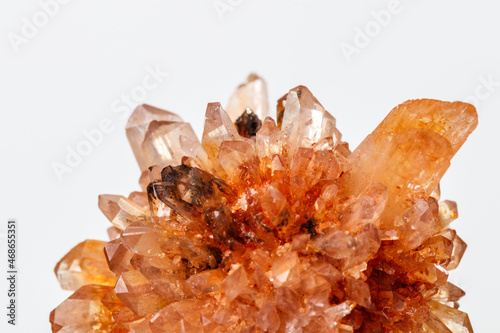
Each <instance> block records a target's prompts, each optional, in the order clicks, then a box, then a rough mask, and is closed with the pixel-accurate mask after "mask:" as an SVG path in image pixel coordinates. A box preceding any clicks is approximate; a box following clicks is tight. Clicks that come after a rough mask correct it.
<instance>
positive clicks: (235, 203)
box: [50, 75, 477, 333]
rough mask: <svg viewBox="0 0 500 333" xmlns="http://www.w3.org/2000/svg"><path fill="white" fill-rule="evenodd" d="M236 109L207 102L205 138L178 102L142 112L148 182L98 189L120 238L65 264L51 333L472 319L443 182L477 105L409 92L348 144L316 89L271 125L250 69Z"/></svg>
mask: <svg viewBox="0 0 500 333" xmlns="http://www.w3.org/2000/svg"><path fill="white" fill-rule="evenodd" d="M228 109H229V115H228V113H226V111H224V109H223V107H222V106H221V105H220V104H219V103H211V104H208V108H207V113H206V119H205V130H204V133H203V137H202V140H201V142H200V141H198V139H197V138H196V135H195V134H194V132H193V130H192V128H191V126H190V125H189V124H188V123H185V122H183V121H182V119H181V118H180V117H179V116H177V115H175V114H173V113H170V112H167V111H163V110H160V109H157V108H154V107H151V106H148V105H142V106H139V107H138V108H137V109H136V111H135V112H134V113H133V114H132V116H131V117H130V121H129V123H128V124H127V136H128V139H129V141H130V144H131V146H132V150H133V152H134V154H135V156H136V158H137V161H138V163H139V167H140V169H141V170H142V171H143V173H142V176H141V177H140V184H141V187H142V191H139V192H132V194H131V195H130V196H129V197H128V198H125V197H123V196H120V195H102V196H100V197H99V208H100V209H101V210H102V212H103V213H104V215H105V216H106V218H107V219H108V220H109V221H110V222H111V223H112V224H113V227H111V228H110V230H109V234H110V238H111V241H109V242H108V243H105V242H100V241H93V240H87V241H85V242H83V243H81V244H79V245H77V246H76V247H75V248H74V249H73V250H71V251H70V252H69V253H68V254H67V255H66V256H65V257H64V258H63V259H62V260H61V262H60V263H59V264H57V266H56V269H55V271H56V275H57V277H58V279H59V281H60V283H61V286H62V287H63V288H64V289H71V290H76V291H75V293H74V294H73V295H72V296H70V297H69V298H68V299H67V300H66V301H64V302H63V303H62V304H61V305H60V306H58V307H57V308H56V309H55V310H54V311H52V313H51V316H50V321H51V323H52V330H53V332H115V333H118V332H141V333H155V332H301V333H306V332H339V333H340V332H342V333H347V332H455V333H458V332H461V333H463V332H469V333H471V332H472V328H471V324H470V321H469V318H468V316H467V314H466V313H464V312H462V311H460V310H458V303H457V302H458V300H459V299H460V298H461V297H462V296H463V295H464V294H465V293H464V292H463V291H462V290H461V289H460V288H458V287H457V286H455V285H453V284H451V283H449V282H447V279H448V272H449V271H450V270H452V269H455V268H456V267H457V266H458V264H459V263H460V259H461V257H462V255H463V254H464V251H465V248H466V245H465V243H464V242H463V241H462V239H461V238H460V237H458V236H457V234H456V232H455V231H454V230H452V229H450V228H449V224H450V223H451V222H452V221H453V220H454V219H456V218H457V216H458V214H457V208H456V204H455V203H454V202H452V201H441V202H439V200H440V195H439V181H440V179H441V177H442V176H443V174H444V173H445V172H446V170H447V168H448V167H449V165H450V160H451V158H452V157H453V156H454V154H455V153H456V152H457V150H458V149H459V148H460V146H462V144H463V143H464V142H465V140H466V139H467V136H468V135H469V134H470V133H471V132H472V131H473V130H474V128H475V127H476V125H477V115H476V111H475V109H474V107H472V106H471V105H469V104H465V103H460V102H454V103H449V102H441V101H435V100H425V99H424V100H412V101H408V102H405V103H403V104H401V105H399V106H398V107H396V108H395V109H393V110H392V111H391V112H390V113H389V115H388V116H387V117H386V118H385V119H384V121H383V122H382V123H381V124H380V125H379V126H378V127H377V128H376V129H375V130H374V131H373V132H372V133H371V134H370V135H369V136H368V137H367V138H366V139H365V140H364V141H363V142H362V143H361V144H360V145H359V147H358V148H357V149H356V150H354V152H352V153H351V152H350V150H349V148H348V145H347V143H345V142H343V141H342V135H341V133H340V132H339V131H338V130H337V128H336V122H335V118H334V117H333V116H332V115H331V114H330V113H328V111H326V110H325V109H324V107H323V106H322V105H321V104H320V103H319V102H318V100H316V98H315V97H314V96H313V95H312V94H311V92H310V91H309V90H308V89H307V88H306V87H303V86H298V87H296V88H293V89H291V90H290V92H289V93H288V94H286V95H285V96H283V97H282V98H281V99H280V100H279V101H278V105H277V115H276V118H277V123H276V122H275V121H274V120H273V119H272V118H270V117H267V112H268V105H267V91H266V85H265V83H264V81H263V80H262V79H261V78H259V77H258V76H256V75H251V76H250V77H249V79H248V80H247V81H246V82H245V83H244V84H242V85H241V86H240V87H238V89H237V91H236V92H235V94H234V95H233V96H232V97H231V100H230V103H229V106H228ZM233 121H234V122H233Z"/></svg>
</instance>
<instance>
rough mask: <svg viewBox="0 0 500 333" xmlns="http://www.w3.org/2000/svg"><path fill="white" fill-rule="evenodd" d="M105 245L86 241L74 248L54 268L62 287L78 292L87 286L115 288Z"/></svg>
mask: <svg viewBox="0 0 500 333" xmlns="http://www.w3.org/2000/svg"><path fill="white" fill-rule="evenodd" d="M105 245H106V242H102V241H97V240H86V241H83V242H81V243H80V244H78V245H77V246H75V247H74V248H72V249H71V251H69V252H68V254H66V255H65V256H64V257H63V258H62V259H61V260H60V261H59V262H58V263H57V265H56V267H55V268H54V272H55V273H56V276H57V279H58V280H59V283H60V284H61V287H62V288H63V289H66V290H77V289H78V288H80V287H82V286H84V285H87V284H96V285H103V286H114V284H115V282H116V277H115V276H114V274H113V273H112V272H111V271H110V270H109V268H108V264H107V262H106V258H105V256H104V252H103V250H104V246H105Z"/></svg>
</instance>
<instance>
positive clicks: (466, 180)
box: [0, 0, 500, 333]
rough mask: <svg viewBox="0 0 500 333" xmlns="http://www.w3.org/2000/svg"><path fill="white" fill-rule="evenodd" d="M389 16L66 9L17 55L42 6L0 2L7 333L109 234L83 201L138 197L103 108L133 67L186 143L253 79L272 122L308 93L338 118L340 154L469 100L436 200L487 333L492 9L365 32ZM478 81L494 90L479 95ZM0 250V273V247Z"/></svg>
mask: <svg viewBox="0 0 500 333" xmlns="http://www.w3.org/2000/svg"><path fill="white" fill-rule="evenodd" d="M221 3H226V4H227V3H229V6H231V10H227V11H225V12H217V10H216V9H215V7H214V5H220V4H221ZM388 3H389V1H385V0H384V1H378V0H377V1H373V0H370V1H368V0H366V1H353V0H351V1H305V0H296V1H284V0H282V1H273V2H271V1H264V0H260V1H248V0H247V1H243V0H222V1H213V0H206V1H166V0H157V1H153V0H141V1H131V0H106V1H96V0H85V1H82V0H72V1H69V2H68V3H67V4H63V5H60V8H59V11H58V12H57V13H56V14H55V15H54V16H53V17H51V18H49V20H48V22H46V24H45V22H43V20H42V21H40V22H41V24H45V25H44V26H41V27H40V28H39V29H38V32H37V33H36V34H34V35H33V36H30V38H27V39H26V40H24V41H23V43H22V44H20V45H17V46H18V47H17V52H16V50H15V49H16V47H13V44H12V43H11V41H10V40H9V36H10V39H12V38H13V37H12V36H14V35H13V34H17V35H19V36H22V28H23V25H24V24H25V23H24V22H25V21H23V20H24V19H23V18H26V19H27V20H28V21H31V22H33V15H35V16H36V15H37V13H38V12H39V11H40V10H41V7H40V5H39V3H38V1H35V0H24V1H5V0H3V1H2V2H1V4H0V21H1V22H2V24H1V27H0V97H1V104H0V105H1V121H0V127H1V128H0V136H1V138H0V147H1V160H0V165H1V166H0V168H1V172H0V177H1V178H0V180H1V182H0V184H1V185H0V186H1V191H0V196H1V197H0V221H1V229H0V233H2V232H3V233H5V224H6V221H7V219H8V218H11V217H14V218H17V219H18V221H19V238H20V239H19V266H20V268H19V270H20V277H19V285H18V288H19V299H18V304H19V311H18V320H19V322H18V323H19V325H18V326H17V327H15V328H11V327H9V330H8V331H9V332H10V331H12V332H29V333H31V332H49V331H50V325H49V321H48V317H49V312H50V311H51V310H52V309H53V308H54V307H56V306H57V305H58V304H59V303H60V302H62V301H63V300H64V299H65V298H67V297H68V296H69V295H70V293H69V292H64V291H61V290H60V288H59V286H58V283H57V281H56V278H55V276H54V273H53V267H54V266H55V264H56V263H57V261H58V260H59V259H60V258H61V257H62V256H63V255H64V254H65V253H66V252H67V251H68V250H69V249H70V248H71V247H73V246H74V245H76V244H77V243H79V242H80V241H82V240H84V239H87V238H94V239H106V237H107V235H106V228H107V227H108V226H109V223H108V222H107V220H106V218H105V217H104V216H102V215H101V213H100V211H99V210H98V208H97V195H98V194H101V193H112V194H124V195H127V194H128V193H129V192H131V191H133V190H136V189H138V185H137V180H138V178H139V169H138V167H137V165H136V162H135V160H134V158H133V154H132V152H131V150H130V149H129V147H128V142H127V140H126V137H125V131H124V126H125V122H126V119H125V118H123V117H121V114H118V113H114V112H113V109H112V105H113V103H121V98H122V95H123V94H130V93H131V91H133V90H134V89H136V90H137V89H139V88H137V87H138V86H140V85H141V84H142V80H143V78H144V77H145V76H146V75H147V71H146V68H147V67H148V66H149V67H151V68H155V67H157V66H158V67H159V68H161V69H162V70H163V71H165V72H167V71H168V72H169V73H170V75H169V76H168V77H167V78H164V80H163V82H162V83H161V84H160V85H158V87H157V88H156V89H154V90H152V91H149V92H148V94H147V96H146V97H145V99H144V101H145V102H147V103H149V104H153V105H156V106H159V107H162V108H165V109H168V110H171V111H173V112H176V113H179V114H180V115H181V116H182V117H183V118H184V119H185V120H186V121H190V122H191V123H192V124H193V127H194V128H195V130H196V131H197V133H198V134H201V132H202V128H203V115H204V111H205V107H206V104H207V102H212V101H221V102H222V103H223V104H225V103H226V102H227V100H228V98H229V96H230V94H231V92H232V91H233V89H234V88H235V87H236V85H237V84H239V83H240V82H241V81H243V80H244V79H245V78H246V76H247V75H248V74H249V73H250V72H252V71H256V72H257V73H259V74H260V75H261V76H263V77H265V79H266V80H267V82H268V86H269V94H270V98H271V103H270V104H271V107H272V108H273V109H274V105H275V100H276V99H278V98H279V97H281V96H282V95H283V94H284V93H286V92H287V91H288V90H289V89H290V88H292V87H294V86H296V85H298V84H303V85H306V86H308V87H309V88H310V90H311V91H312V92H313V93H314V94H315V95H316V97H317V98H318V99H319V100H320V102H321V103H322V104H323V105H324V106H325V107H326V108H327V109H328V110H329V111H330V112H331V113H332V114H333V115H334V116H335V117H336V118H337V124H338V127H339V129H340V130H341V131H342V132H343V134H344V138H345V139H346V140H347V141H349V142H350V143H351V147H352V148H354V147H356V145H357V144H359V143H360V142H361V140H362V139H363V138H364V137H365V136H366V135H367V134H368V133H369V132H371V130H373V128H375V126H376V125H377V124H378V123H379V122H380V121H381V120H382V119H383V117H384V116H385V115H386V114H387V113H388V112H389V111H390V110H391V109H392V108H393V107H394V106H396V105H397V104H399V103H401V102H403V101H405V100H407V99H412V98H424V97H425V98H437V99H443V100H465V99H467V98H469V100H470V97H471V96H475V95H476V93H478V94H477V96H476V97H478V98H477V99H476V101H475V104H476V107H477V108H478V113H479V123H480V124H479V126H478V128H477V130H476V131H475V132H474V133H473V134H472V135H471V136H470V138H469V140H468V141H467V143H466V144H465V145H464V146H463V147H462V149H461V150H460V152H459V153H458V154H457V155H456V157H455V158H454V159H453V161H452V165H451V168H450V169H449V171H448V173H447V175H446V176H445V178H444V179H443V181H442V183H441V188H442V192H443V198H445V199H452V200H455V201H457V202H458V206H459V213H460V218H459V220H458V221H456V222H455V223H454V224H453V227H455V228H456V229H458V231H459V233H460V236H461V237H462V238H463V239H464V240H465V241H466V242H467V243H468V245H469V248H468V250H467V253H466V255H465V257H464V259H463V261H462V263H461V266H460V267H459V269H457V270H456V271H453V272H452V273H451V276H450V281H452V282H454V283H456V284H458V285H459V286H460V287H462V288H463V289H465V290H466V291H467V296H466V297H465V298H464V299H463V300H462V301H461V305H462V307H461V309H463V310H464V311H466V312H468V313H469V314H470V317H471V320H472V323H473V326H474V328H475V331H476V332H479V333H483V332H498V316H499V315H500V305H499V300H500V288H499V286H498V283H499V282H498V281H499V280H498V275H499V274H500V268H499V263H500V258H499V255H500V250H499V246H500V242H499V237H500V223H499V222H500V221H499V217H498V205H499V199H500V198H499V194H498V192H499V191H498V188H499V186H500V181H499V177H498V153H499V149H498V144H499V138H498V126H499V124H500V108H499V106H500V85H499V83H496V82H500V38H499V33H500V20H499V18H498V13H499V9H500V5H499V3H498V2H495V1H486V0H481V1H477V0H476V1H458V0H453V1H452V0H448V1H435V0H425V1H423V0H421V1H402V2H401V3H400V5H399V7H398V12H397V13H396V14H394V15H391V18H390V22H389V24H386V26H385V27H382V28H380V29H379V30H378V31H377V30H376V29H377V26H376V24H375V25H374V22H376V21H374V17H373V16H372V14H371V12H372V11H376V12H379V11H380V10H384V9H387V8H388ZM226 9H227V8H226ZM41 18H42V19H43V17H41ZM37 19H40V17H37ZM40 22H39V24H40ZM41 24H40V25H41ZM366 27H368V28H371V29H374V30H371V31H370V33H371V34H372V36H373V37H370V41H369V43H367V44H368V45H361V44H359V41H358V44H357V45H358V46H363V47H359V48H358V51H359V53H358V54H354V55H353V56H352V57H351V58H350V60H351V61H350V62H349V61H348V59H347V58H346V57H345V55H344V54H343V53H342V51H341V45H342V43H348V44H351V45H354V46H355V45H356V44H355V36H356V34H357V33H356V31H357V30H356V29H360V30H363V29H365V28H366ZM379 27H380V26H379ZM18 40H19V39H18ZM344 45H345V44H344ZM484 80H490V81H493V83H494V84H490V85H486V86H485V84H484V83H483V81H484ZM488 88H489V90H488ZM141 102H143V101H139V100H137V101H134V104H139V103H141ZM130 112H131V109H130V108H129V109H127V110H126V112H125V113H127V115H128V114H129V113H130ZM104 118H107V119H109V120H110V121H111V122H112V123H113V125H114V130H113V131H112V132H111V133H108V134H105V135H104V138H103V141H102V143H100V144H98V145H97V146H94V147H93V148H92V152H91V153H90V154H89V155H88V156H86V157H84V158H83V160H82V161H81V163H80V164H79V165H78V166H77V167H75V168H72V172H71V173H66V174H64V175H63V176H62V181H59V180H58V178H57V177H56V175H55V173H54V171H53V164H54V162H58V163H65V158H66V155H67V149H68V147H69V148H71V149H75V147H76V146H77V145H78V144H80V143H81V142H82V141H83V140H85V136H84V135H83V131H91V130H93V129H96V128H98V126H99V123H100V121H101V120H102V119H104ZM0 241H2V246H1V249H2V250H1V251H2V252H1V254H0V262H1V265H0V266H2V267H3V266H4V264H5V262H6V255H5V247H4V244H5V238H4V239H0ZM3 271H5V268H3ZM3 276H4V273H0V277H1V279H0V280H1V282H0V305H1V308H2V309H4V310H0V322H1V323H0V331H2V332H4V329H5V327H7V325H6V323H5V322H6V317H5V315H4V313H5V312H6V310H5V308H4V304H6V302H7V297H6V283H5V279H4V278H3Z"/></svg>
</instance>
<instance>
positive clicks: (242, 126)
mask: <svg viewBox="0 0 500 333" xmlns="http://www.w3.org/2000/svg"><path fill="white" fill-rule="evenodd" d="M235 125H236V128H237V129H238V133H239V134H240V135H241V136H243V137H245V138H251V137H252V136H255V134H257V131H258V130H259V128H260V126H261V125H262V123H261V121H260V119H259V117H257V115H256V114H255V113H254V112H253V111H252V110H250V109H246V110H245V111H243V114H242V115H241V116H240V117H239V118H238V119H236V122H235Z"/></svg>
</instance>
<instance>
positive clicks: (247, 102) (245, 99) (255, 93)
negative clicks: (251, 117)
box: [226, 74, 269, 122]
mask: <svg viewBox="0 0 500 333" xmlns="http://www.w3.org/2000/svg"><path fill="white" fill-rule="evenodd" d="M268 103H269V102H268V98H267V84H266V82H265V81H264V80H263V79H262V78H261V77H260V76H258V75H257V74H250V75H249V76H248V78H247V80H246V81H245V82H244V83H242V84H241V85H240V86H239V87H238V88H237V89H236V91H235V92H234V93H233V95H232V96H231V98H230V99H229V103H228V104H227V107H226V110H227V113H228V114H229V117H230V118H231V120H232V121H234V122H236V120H237V119H238V117H240V116H241V114H242V113H243V111H245V110H246V109H250V110H252V111H253V112H254V113H255V115H256V116H257V117H258V119H264V118H265V117H267V116H268V114H269V105H268Z"/></svg>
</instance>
